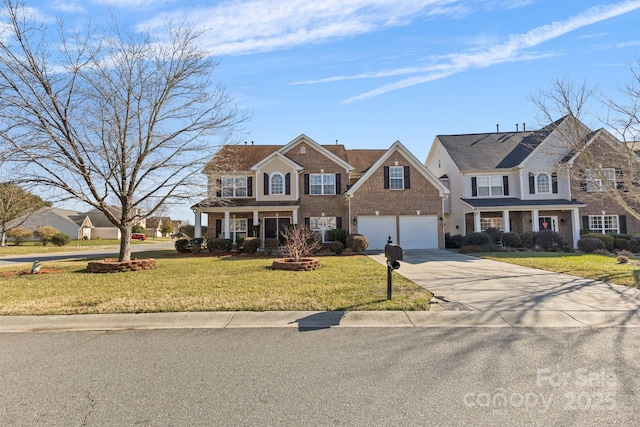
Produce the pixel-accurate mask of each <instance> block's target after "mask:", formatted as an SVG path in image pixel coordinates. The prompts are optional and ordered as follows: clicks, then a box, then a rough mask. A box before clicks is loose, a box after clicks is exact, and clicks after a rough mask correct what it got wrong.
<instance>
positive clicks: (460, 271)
mask: <svg viewBox="0 0 640 427" xmlns="http://www.w3.org/2000/svg"><path fill="white" fill-rule="evenodd" d="M370 256H371V257H372V258H373V259H375V260H376V261H378V262H380V263H381V264H386V259H385V258H384V254H372V255H370ZM397 272H398V273H400V274H401V275H403V276H405V277H406V278H408V279H410V280H412V281H413V282H415V283H417V284H418V285H420V286H422V287H423V288H425V289H427V290H429V291H430V292H432V293H433V294H434V295H435V296H436V297H437V299H438V300H439V301H440V302H439V306H440V307H441V308H443V309H444V310H456V311H485V312H488V311H491V312H499V313H500V314H501V315H502V316H503V317H505V316H506V317H511V318H518V319H520V320H521V319H523V318H525V317H526V318H530V319H531V320H535V319H537V320H539V321H540V322H542V323H544V319H547V321H549V322H551V323H552V322H553V319H554V318H556V319H563V318H567V316H569V317H571V318H573V319H575V320H578V321H579V322H580V323H584V324H587V325H588V324H602V323H603V322H604V323H609V322H610V323H612V324H620V322H622V323H624V322H625V321H631V320H632V319H633V321H634V322H637V321H638V319H639V318H640V289H637V288H630V287H627V286H619V285H613V284H609V283H604V282H599V281H595V280H589V279H583V278H579V277H575V276H570V275H568V274H559V273H552V272H548V271H543V270H538V269H534V268H528V267H520V266H517V265H513V264H507V263H503V262H498V261H491V260H485V259H481V258H476V257H472V256H468V255H462V254H458V253H456V252H451V251H442V250H407V251H404V261H402V262H401V263H400V269H399V270H397ZM434 308H435V307H434ZM540 322H536V323H540Z"/></svg>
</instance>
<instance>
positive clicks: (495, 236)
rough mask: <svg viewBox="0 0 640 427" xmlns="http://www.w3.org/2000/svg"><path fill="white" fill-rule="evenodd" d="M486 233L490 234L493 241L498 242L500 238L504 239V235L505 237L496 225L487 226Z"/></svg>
mask: <svg viewBox="0 0 640 427" xmlns="http://www.w3.org/2000/svg"><path fill="white" fill-rule="evenodd" d="M485 233H487V234H488V235H489V237H490V238H491V241H492V242H493V243H498V242H499V241H500V240H502V237H503V234H504V233H503V232H502V231H500V230H498V229H497V228H495V227H489V228H487V230H486V231H485Z"/></svg>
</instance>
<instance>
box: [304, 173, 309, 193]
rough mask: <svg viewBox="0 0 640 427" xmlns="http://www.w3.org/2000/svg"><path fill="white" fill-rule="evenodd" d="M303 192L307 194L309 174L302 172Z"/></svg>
mask: <svg viewBox="0 0 640 427" xmlns="http://www.w3.org/2000/svg"><path fill="white" fill-rule="evenodd" d="M304 194H309V174H308V173H305V174H304Z"/></svg>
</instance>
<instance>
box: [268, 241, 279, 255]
mask: <svg viewBox="0 0 640 427" xmlns="http://www.w3.org/2000/svg"><path fill="white" fill-rule="evenodd" d="M279 247H280V240H279V239H276V238H275V237H269V238H266V239H264V251H265V253H266V254H267V255H272V254H273V253H274V252H275V251H276V250H277V249H278V248H279Z"/></svg>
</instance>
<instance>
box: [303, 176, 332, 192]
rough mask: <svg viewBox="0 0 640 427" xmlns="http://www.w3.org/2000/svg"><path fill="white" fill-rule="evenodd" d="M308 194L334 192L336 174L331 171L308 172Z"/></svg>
mask: <svg viewBox="0 0 640 427" xmlns="http://www.w3.org/2000/svg"><path fill="white" fill-rule="evenodd" d="M309 193H310V194H316V195H317V194H336V175H335V174H333V173H312V174H309Z"/></svg>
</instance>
